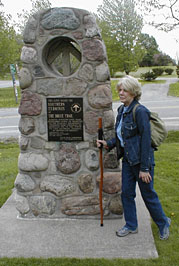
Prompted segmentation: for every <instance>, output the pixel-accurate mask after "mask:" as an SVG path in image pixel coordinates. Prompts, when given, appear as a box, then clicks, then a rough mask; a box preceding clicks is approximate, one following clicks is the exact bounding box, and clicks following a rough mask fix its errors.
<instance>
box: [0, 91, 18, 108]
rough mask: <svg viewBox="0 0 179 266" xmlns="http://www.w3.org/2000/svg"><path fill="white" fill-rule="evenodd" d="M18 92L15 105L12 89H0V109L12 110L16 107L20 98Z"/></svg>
mask: <svg viewBox="0 0 179 266" xmlns="http://www.w3.org/2000/svg"><path fill="white" fill-rule="evenodd" d="M17 90H18V102H17V103H16V98H15V95H14V88H13V87H9V88H0V108H13V107H18V106H19V103H20V98H21V91H20V88H19V87H17Z"/></svg>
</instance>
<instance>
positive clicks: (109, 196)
mask: <svg viewBox="0 0 179 266" xmlns="http://www.w3.org/2000/svg"><path fill="white" fill-rule="evenodd" d="M21 60H22V62H23V66H22V68H21V70H20V87H21V91H22V98H21V102H20V106H19V114H20V115H21V118H20V122H19V131H20V133H21V135H20V139H19V146H20V150H21V151H20V155H19V159H18V167H19V173H18V175H17V178H16V180H15V188H16V207H17V210H18V211H19V216H21V217H23V218H33V217H39V218H41V217H46V218H52V219H53V218H64V217H72V218H80V217H83V218H99V217H100V208H99V180H100V178H99V176H100V169H99V150H98V148H97V147H96V139H97V131H98V118H99V117H102V118H103V128H104V136H105V137H106V138H109V137H112V136H113V134H114V115H113V111H112V94H111V87H110V75H109V69H108V64H107V55H106V50H105V46H104V43H103V41H102V38H101V34H100V30H99V28H98V26H97V24H96V21H95V18H94V16H93V15H91V14H90V13H89V12H88V11H86V10H81V9H75V8H52V9H48V10H45V11H42V12H40V13H37V14H35V15H34V16H33V17H31V18H30V19H29V21H28V23H27V25H26V28H25V31H24V46H23V48H22V53H21ZM48 97H65V98H66V97H69V98H70V97H82V98H83V114H84V116H83V117H84V118H83V132H84V141H80V142H77V141H75V142H60V141H48V132H47V131H48V127H47V106H46V99H47V98H48ZM120 193H121V174H120V169H119V164H118V162H117V160H116V154H115V150H113V151H111V152H107V151H104V186H103V207H104V217H106V218H114V217H120V216H121V215H122V213H123V211H122V205H121V198H120Z"/></svg>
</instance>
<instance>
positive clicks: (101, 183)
mask: <svg viewBox="0 0 179 266" xmlns="http://www.w3.org/2000/svg"><path fill="white" fill-rule="evenodd" d="M98 139H99V140H103V128H102V118H101V117H100V118H99V129H98ZM99 162H100V184H99V203H100V214H101V226H103V144H101V146H100V147H99Z"/></svg>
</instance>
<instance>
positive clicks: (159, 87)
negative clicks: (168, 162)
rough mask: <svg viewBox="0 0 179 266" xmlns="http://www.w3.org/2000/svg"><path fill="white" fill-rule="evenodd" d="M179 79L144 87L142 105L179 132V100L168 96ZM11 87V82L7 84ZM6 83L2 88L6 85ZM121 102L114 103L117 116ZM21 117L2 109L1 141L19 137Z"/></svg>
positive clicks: (0, 84)
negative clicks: (172, 85) (172, 84)
mask: <svg viewBox="0 0 179 266" xmlns="http://www.w3.org/2000/svg"><path fill="white" fill-rule="evenodd" d="M176 81H177V79H167V81H166V83H164V84H146V85H144V86H143V87H142V98H141V101H140V102H141V103H142V104H144V105H145V106H146V107H148V108H149V109H150V110H151V111H155V112H157V113H158V114H159V116H160V117H161V118H162V119H163V120H164V121H165V124H166V126H167V129H168V130H179V98H177V97H171V96H168V95H167V93H168V88H169V85H170V83H175V82H176ZM5 83H6V85H7V86H9V84H10V81H7V82H5ZM5 83H4V81H1V82H0V86H2V84H3V86H4V85H5ZM119 105H120V102H114V103H113V110H114V113H115V115H116V113H117V108H118V106H119ZM19 119H20V116H19V114H18V109H17V108H0V139H3V138H10V137H15V138H17V137H18V136H19V131H18V123H19Z"/></svg>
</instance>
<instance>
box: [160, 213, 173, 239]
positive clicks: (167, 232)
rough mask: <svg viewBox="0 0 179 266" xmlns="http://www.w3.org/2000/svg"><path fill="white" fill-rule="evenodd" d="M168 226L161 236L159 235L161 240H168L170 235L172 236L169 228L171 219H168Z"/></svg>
mask: <svg viewBox="0 0 179 266" xmlns="http://www.w3.org/2000/svg"><path fill="white" fill-rule="evenodd" d="M168 224H169V225H168ZM168 224H167V225H165V226H164V228H163V231H162V232H160V234H159V238H160V239H161V240H167V239H168V238H169V235H170V231H169V227H170V224H171V219H170V218H168Z"/></svg>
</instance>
